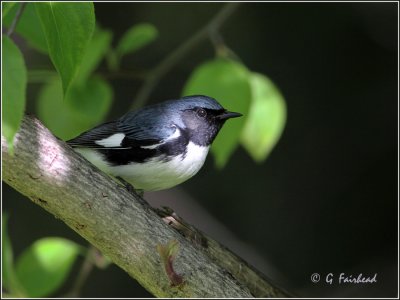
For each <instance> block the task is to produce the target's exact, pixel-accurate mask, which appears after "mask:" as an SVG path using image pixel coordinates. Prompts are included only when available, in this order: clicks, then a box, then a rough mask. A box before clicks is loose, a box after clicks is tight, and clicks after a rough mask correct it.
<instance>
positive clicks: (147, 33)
mask: <svg viewBox="0 0 400 300" xmlns="http://www.w3.org/2000/svg"><path fill="white" fill-rule="evenodd" d="M157 36H158V31H157V28H156V27H155V26H154V25H152V24H148V23H141V24H137V25H135V26H132V27H131V28H130V29H129V30H128V31H126V32H125V33H124V35H123V36H122V37H121V39H120V40H119V42H118V45H117V48H116V52H117V55H118V56H119V57H121V56H122V55H125V54H128V53H133V52H135V51H137V50H139V49H140V48H143V47H144V46H146V45H147V44H149V43H150V42H152V41H153V40H155V39H156V38H157Z"/></svg>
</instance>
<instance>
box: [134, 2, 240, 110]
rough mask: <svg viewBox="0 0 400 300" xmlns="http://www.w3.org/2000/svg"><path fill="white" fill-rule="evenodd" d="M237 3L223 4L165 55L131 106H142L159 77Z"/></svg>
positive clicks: (207, 33)
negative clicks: (198, 28) (214, 13)
mask: <svg viewBox="0 0 400 300" xmlns="http://www.w3.org/2000/svg"><path fill="white" fill-rule="evenodd" d="M239 4H240V3H239V2H231V3H227V4H225V6H224V7H223V8H222V9H221V10H220V11H219V12H218V13H217V14H216V15H215V17H214V18H213V19H211V20H210V22H209V23H207V24H206V25H205V26H204V27H203V28H201V29H200V30H199V31H198V32H197V33H195V34H194V35H193V36H192V37H191V38H189V39H188V40H187V41H186V42H184V43H183V44H181V45H180V46H179V47H178V48H177V49H176V50H175V51H173V52H171V53H170V54H169V55H168V56H167V57H165V58H164V60H163V61H161V62H160V64H159V65H158V66H156V67H155V68H154V69H153V70H152V71H151V72H150V74H149V75H148V77H147V79H146V80H145V82H144V83H143V85H142V87H141V88H140V90H139V92H138V93H137V95H136V98H135V100H134V102H133V103H132V105H131V108H132V109H136V108H138V107H141V106H143V105H144V104H145V103H146V101H147V99H148V97H149V96H150V94H151V92H152V91H153V89H154V87H155V86H156V84H157V83H158V81H159V80H160V78H161V77H162V76H163V75H164V74H165V73H167V72H168V71H169V70H170V69H171V68H172V67H173V66H174V65H175V64H176V63H177V62H178V61H179V60H180V59H181V58H182V57H183V56H185V55H186V54H187V53H188V52H189V51H190V49H192V48H193V47H194V46H196V45H197V44H198V43H199V42H200V41H202V40H204V39H206V38H207V36H208V35H209V34H210V32H215V31H217V30H218V29H219V27H221V25H222V24H223V23H224V22H225V20H226V19H227V18H228V17H229V16H230V15H231V14H232V13H233V12H234V11H235V10H236V8H237V7H238V6H239Z"/></svg>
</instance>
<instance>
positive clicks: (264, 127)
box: [241, 73, 286, 162]
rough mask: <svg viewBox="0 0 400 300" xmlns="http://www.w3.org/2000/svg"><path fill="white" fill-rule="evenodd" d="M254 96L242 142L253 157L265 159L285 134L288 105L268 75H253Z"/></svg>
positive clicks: (251, 77)
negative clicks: (283, 133)
mask: <svg viewBox="0 0 400 300" xmlns="http://www.w3.org/2000/svg"><path fill="white" fill-rule="evenodd" d="M250 82H251V88H252V95H253V97H252V100H251V105H250V110H249V114H248V117H247V119H246V123H245V126H244V128H243V131H242V135H241V143H242V145H243V146H244V148H245V149H246V150H247V152H248V153H249V154H250V155H251V157H252V158H253V159H254V160H255V161H257V162H262V161H264V160H265V159H266V158H267V156H268V154H269V153H270V151H271V150H272V149H273V147H274V146H275V144H276V143H277V142H278V140H279V137H280V136H281V134H282V131H283V128H284V127H285V122H286V105H285V100H284V98H283V96H282V94H281V93H280V92H279V90H278V88H277V87H276V86H275V85H274V83H273V82H272V81H271V80H269V79H268V78H267V77H266V76H264V75H262V74H258V73H252V74H251V76H250Z"/></svg>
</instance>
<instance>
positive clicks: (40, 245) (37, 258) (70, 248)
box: [2, 214, 84, 297]
mask: <svg viewBox="0 0 400 300" xmlns="http://www.w3.org/2000/svg"><path fill="white" fill-rule="evenodd" d="M7 221H8V217H7V215H4V214H3V224H2V225H3V226H2V261H3V265H2V275H3V288H4V289H5V293H6V295H7V297H46V296H49V295H50V294H51V293H53V292H55V291H56V290H57V289H58V288H59V287H60V286H61V285H62V284H63V282H64V281H65V279H66V278H67V276H68V274H69V272H70V270H71V267H72V265H73V263H74V262H75V259H76V257H77V255H78V254H83V253H84V248H83V247H81V246H79V245H77V244H75V243H74V242H72V241H69V240H66V239H63V238H58V237H48V238H42V239H39V240H37V241H35V242H34V243H33V244H32V245H31V246H29V247H28V248H26V249H25V251H24V252H23V253H22V254H21V255H20V256H19V257H18V258H17V261H16V264H15V265H14V262H13V253H12V246H11V241H10V238H9V237H8V232H7ZM3 295H4V294H3Z"/></svg>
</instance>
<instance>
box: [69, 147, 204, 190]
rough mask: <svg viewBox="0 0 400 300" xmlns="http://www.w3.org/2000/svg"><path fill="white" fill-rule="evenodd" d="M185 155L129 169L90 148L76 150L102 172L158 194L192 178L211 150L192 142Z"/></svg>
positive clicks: (154, 160) (157, 160)
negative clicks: (110, 162)
mask: <svg viewBox="0 0 400 300" xmlns="http://www.w3.org/2000/svg"><path fill="white" fill-rule="evenodd" d="M187 147H188V148H187V152H186V156H185V157H183V155H178V156H176V157H174V158H172V159H170V160H169V161H166V162H162V160H163V158H158V159H152V160H150V161H148V162H145V163H143V164H141V163H131V164H129V165H126V166H110V165H108V164H106V163H105V162H104V160H103V159H102V156H101V155H100V154H98V153H96V152H94V151H93V150H90V149H83V148H82V149H79V148H78V149H76V150H77V151H78V152H79V153H80V154H82V155H83V156H84V157H85V158H86V159H87V160H89V161H90V162H91V163H93V164H94V165H95V166H97V167H98V168H99V169H101V170H102V171H104V172H106V173H108V174H111V175H113V176H119V177H122V178H123V179H124V180H126V181H127V182H129V183H131V184H132V185H133V187H134V188H135V189H141V190H145V191H157V190H163V189H168V188H171V187H173V186H175V185H178V184H180V183H182V182H184V181H186V180H188V179H189V178H191V177H192V176H193V175H195V174H196V173H197V172H198V171H199V170H200V169H201V167H202V166H203V164H204V161H205V159H206V157H207V154H208V150H209V147H202V146H197V145H195V144H193V143H192V142H189V144H188V146H187Z"/></svg>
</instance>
